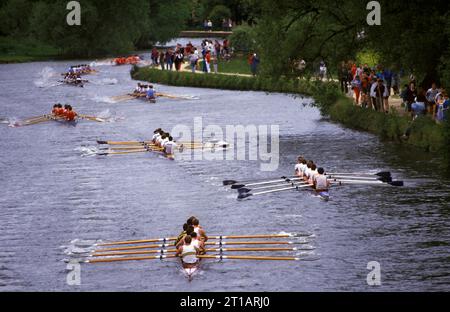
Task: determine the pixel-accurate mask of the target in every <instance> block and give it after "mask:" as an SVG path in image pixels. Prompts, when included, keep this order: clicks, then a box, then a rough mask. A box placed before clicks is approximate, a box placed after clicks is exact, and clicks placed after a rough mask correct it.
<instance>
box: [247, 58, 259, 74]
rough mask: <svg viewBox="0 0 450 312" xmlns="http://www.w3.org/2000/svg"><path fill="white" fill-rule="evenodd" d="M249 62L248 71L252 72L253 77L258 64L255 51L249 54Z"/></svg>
mask: <svg viewBox="0 0 450 312" xmlns="http://www.w3.org/2000/svg"><path fill="white" fill-rule="evenodd" d="M249 64H250V71H251V72H252V74H253V77H255V76H256V74H257V72H258V65H259V58H258V56H257V55H256V53H253V55H251V56H250V58H249Z"/></svg>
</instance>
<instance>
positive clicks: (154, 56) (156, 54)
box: [151, 48, 159, 66]
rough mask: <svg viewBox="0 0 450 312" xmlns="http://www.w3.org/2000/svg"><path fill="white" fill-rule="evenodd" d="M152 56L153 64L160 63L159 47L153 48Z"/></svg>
mask: <svg viewBox="0 0 450 312" xmlns="http://www.w3.org/2000/svg"><path fill="white" fill-rule="evenodd" d="M151 58H152V65H153V66H157V65H158V59H159V52H158V49H156V48H153V49H152V54H151Z"/></svg>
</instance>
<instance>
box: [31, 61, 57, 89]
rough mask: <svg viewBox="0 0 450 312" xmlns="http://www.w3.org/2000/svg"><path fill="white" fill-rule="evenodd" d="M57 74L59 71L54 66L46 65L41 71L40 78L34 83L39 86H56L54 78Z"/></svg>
mask: <svg viewBox="0 0 450 312" xmlns="http://www.w3.org/2000/svg"><path fill="white" fill-rule="evenodd" d="M57 75H58V73H57V72H56V71H55V70H54V69H53V68H52V67H49V66H46V67H44V68H43V69H42V70H41V71H40V72H39V78H38V79H36V80H35V81H34V85H35V86H36V87H38V88H45V87H51V86H54V85H55V82H54V81H52V78H53V77H55V76H57Z"/></svg>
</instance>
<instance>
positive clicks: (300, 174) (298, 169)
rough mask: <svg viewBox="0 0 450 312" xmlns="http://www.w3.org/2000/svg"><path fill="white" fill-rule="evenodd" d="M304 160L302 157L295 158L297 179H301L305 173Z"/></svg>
mask: <svg viewBox="0 0 450 312" xmlns="http://www.w3.org/2000/svg"><path fill="white" fill-rule="evenodd" d="M305 162H306V161H305V158H303V157H302V156H299V157H298V158H297V164H296V165H295V175H296V176H298V177H303V172H304V171H305V167H306V164H305Z"/></svg>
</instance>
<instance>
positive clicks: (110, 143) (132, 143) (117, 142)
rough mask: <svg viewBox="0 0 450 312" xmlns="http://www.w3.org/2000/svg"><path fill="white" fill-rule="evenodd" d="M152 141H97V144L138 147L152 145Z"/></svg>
mask: <svg viewBox="0 0 450 312" xmlns="http://www.w3.org/2000/svg"><path fill="white" fill-rule="evenodd" d="M152 143H153V142H152V141H97V144H108V145H138V144H152Z"/></svg>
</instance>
